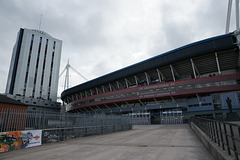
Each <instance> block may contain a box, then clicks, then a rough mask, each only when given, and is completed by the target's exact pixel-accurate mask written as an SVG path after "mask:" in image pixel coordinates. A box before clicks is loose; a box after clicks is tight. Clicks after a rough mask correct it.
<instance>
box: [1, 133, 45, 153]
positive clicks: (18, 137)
mask: <svg viewBox="0 0 240 160" xmlns="http://www.w3.org/2000/svg"><path fill="white" fill-rule="evenodd" d="M41 144H42V130H29V131H16V132H0V152H7V151H11V150H16V149H22V148H28V147H33V146H39V145H41Z"/></svg>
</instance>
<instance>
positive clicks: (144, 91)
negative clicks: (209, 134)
mask: <svg viewBox="0 0 240 160" xmlns="http://www.w3.org/2000/svg"><path fill="white" fill-rule="evenodd" d="M239 36H240V32H239V31H235V32H233V33H229V34H225V35H221V36H217V37H212V38H209V39H205V40H202V41H199V42H195V43H192V44H188V45H186V46H183V47H180V48H177V49H174V50H172V51H169V52H167V53H164V54H160V55H158V56H156V57H153V58H150V59H147V60H145V61H142V62H140V63H137V64H134V65H131V66H129V67H126V68H123V69H121V70H118V71H115V72H112V73H110V74H107V75H105V76H102V77H99V78H96V79H94V80H91V81H88V82H86V83H83V84H80V85H78V86H75V87H72V88H70V89H67V90H65V91H64V92H63V93H62V95H61V98H62V100H63V101H64V102H66V103H67V106H66V111H67V112H79V113H89V114H96V113H104V114H125V115H127V116H131V117H132V118H133V119H134V120H135V121H137V122H139V123H145V122H147V123H151V124H159V123H161V124H164V123H182V122H183V120H185V119H186V120H187V119H188V118H189V117H190V116H203V117H208V118H216V119H224V118H225V117H227V113H229V112H235V113H237V114H239V113H240V102H239V97H240V92H239V91H240V71H239V67H240V54H239V44H240V43H239V42H240V41H239Z"/></svg>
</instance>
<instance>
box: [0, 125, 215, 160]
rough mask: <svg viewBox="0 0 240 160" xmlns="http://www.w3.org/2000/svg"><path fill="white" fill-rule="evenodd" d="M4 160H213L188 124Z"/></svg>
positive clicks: (138, 129)
mask: <svg viewBox="0 0 240 160" xmlns="http://www.w3.org/2000/svg"><path fill="white" fill-rule="evenodd" d="M0 159H1V160H4V159H8V160H26V159H34V160H41V159H59V160H66V159H68V160H75V159H76V160H79V159H81V160H213V158H212V156H211V155H210V153H209V152H208V151H207V149H206V148H205V147H204V146H203V145H202V143H201V142H200V140H199V139H198V137H197V136H196V135H195V134H194V133H193V131H192V130H191V129H190V127H189V125H187V124H179V125H146V126H143V125H141V126H140V125H139V126H134V127H133V130H129V131H124V132H117V133H112V134H106V135H97V136H90V137H84V138H76V139H71V140H67V141H64V142H55V143H49V144H43V145H42V146H38V147H32V148H26V149H22V150H15V151H10V152H6V153H2V154H0Z"/></svg>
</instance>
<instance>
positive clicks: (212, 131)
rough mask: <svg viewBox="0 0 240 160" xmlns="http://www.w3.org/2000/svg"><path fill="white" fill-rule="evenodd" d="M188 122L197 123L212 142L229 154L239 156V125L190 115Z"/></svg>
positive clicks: (236, 157) (237, 159)
mask: <svg viewBox="0 0 240 160" xmlns="http://www.w3.org/2000/svg"><path fill="white" fill-rule="evenodd" d="M190 122H193V123H194V124H195V125H197V126H198V127H199V128H200V129H201V130H202V131H203V132H204V133H205V134H206V135H207V136H208V137H209V138H210V139H211V140H212V141H213V142H215V143H217V144H218V146H220V147H221V148H222V149H223V150H226V151H227V153H228V154H229V155H234V156H235V159H236V160H239V158H240V126H239V125H237V124H233V123H226V122H222V121H216V120H211V119H205V118H199V117H191V118H190Z"/></svg>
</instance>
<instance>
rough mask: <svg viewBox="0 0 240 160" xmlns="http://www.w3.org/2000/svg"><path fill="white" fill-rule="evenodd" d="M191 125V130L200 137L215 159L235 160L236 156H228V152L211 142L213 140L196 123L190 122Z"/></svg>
mask: <svg viewBox="0 0 240 160" xmlns="http://www.w3.org/2000/svg"><path fill="white" fill-rule="evenodd" d="M189 125H190V127H191V129H192V130H193V131H194V133H195V134H196V135H197V136H198V138H199V139H200V141H201V142H202V143H203V145H204V146H205V147H206V148H207V149H208V151H209V152H210V154H211V155H212V156H213V157H214V159H216V160H234V156H230V155H228V153H227V151H226V150H223V149H222V148H221V147H219V146H218V145H217V144H216V143H214V142H213V141H211V139H210V138H209V137H208V136H207V135H206V134H205V133H204V132H203V131H202V130H201V129H199V128H198V127H197V126H196V125H195V124H194V123H192V122H190V123H189Z"/></svg>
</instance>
